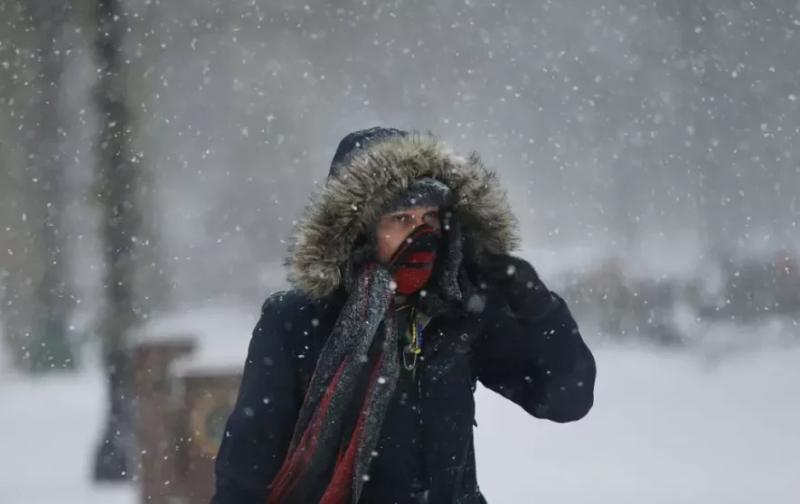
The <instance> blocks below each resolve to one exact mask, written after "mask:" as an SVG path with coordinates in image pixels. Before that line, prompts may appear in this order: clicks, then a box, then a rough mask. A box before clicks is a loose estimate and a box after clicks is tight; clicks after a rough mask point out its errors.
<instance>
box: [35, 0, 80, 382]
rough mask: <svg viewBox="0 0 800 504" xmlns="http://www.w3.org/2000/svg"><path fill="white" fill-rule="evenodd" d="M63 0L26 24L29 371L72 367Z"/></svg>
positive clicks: (41, 8) (44, 5)
mask: <svg viewBox="0 0 800 504" xmlns="http://www.w3.org/2000/svg"><path fill="white" fill-rule="evenodd" d="M67 5H68V4H66V3H64V2H36V3H34V4H32V5H31V6H30V7H29V8H30V9H31V11H32V16H31V20H32V24H33V25H34V28H35V29H36V30H37V31H38V32H39V33H40V34H41V43H40V46H39V51H40V55H41V65H42V66H41V72H40V74H39V79H38V81H39V87H38V89H37V92H38V100H37V107H36V108H37V116H36V124H35V125H34V127H33V128H32V129H31V130H30V133H29V135H28V138H27V139H26V140H27V142H26V143H27V145H29V148H28V151H29V156H28V157H29V159H31V160H32V166H31V172H32V175H33V177H34V179H33V180H34V181H35V184H36V186H37V188H38V190H39V192H40V193H41V198H40V203H41V205H42V206H43V208H42V210H41V215H42V216H43V219H42V222H41V228H40V229H41V246H42V247H43V249H44V258H45V264H44V274H43V276H42V278H41V281H40V282H39V284H38V286H37V287H36V291H35V304H34V310H33V317H34V319H33V321H32V324H31V325H32V327H33V331H32V333H31V341H30V344H29V345H28V348H29V355H30V368H31V369H32V370H33V371H39V372H41V371H48V370H53V369H63V368H69V369H71V368H73V367H74V365H75V361H74V355H73V352H72V348H71V344H70V341H69V335H68V326H69V321H68V318H69V314H70V309H71V306H70V301H69V299H70V296H69V291H68V288H67V277H68V275H67V271H66V264H67V261H66V257H65V246H64V234H65V233H64V229H63V221H64V219H63V212H64V210H65V205H64V190H65V186H66V184H65V177H66V175H65V169H64V166H65V163H64V160H63V159H62V156H61V149H60V147H61V141H62V132H63V131H64V130H63V128H62V122H61V119H60V111H59V102H60V86H59V84H60V82H61V76H62V74H63V71H64V58H65V54H64V50H63V49H62V48H61V47H59V44H60V42H61V35H62V31H63V28H64V24H65V23H66V21H67V18H68V16H69V13H68V9H67Z"/></svg>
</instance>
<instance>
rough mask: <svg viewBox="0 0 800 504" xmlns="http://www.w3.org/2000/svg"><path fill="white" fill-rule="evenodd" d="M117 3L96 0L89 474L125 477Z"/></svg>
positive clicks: (124, 205)
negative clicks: (99, 268) (100, 387)
mask: <svg viewBox="0 0 800 504" xmlns="http://www.w3.org/2000/svg"><path fill="white" fill-rule="evenodd" d="M123 19H124V15H123V12H122V2H121V1H120V0H98V2H97V7H96V22H97V34H96V39H95V51H96V56H97V62H98V66H99V79H98V83H97V87H96V90H95V100H96V105H97V110H98V112H99V114H100V134H99V139H98V143H97V156H98V159H97V176H96V184H97V190H96V193H97V194H98V197H99V199H100V205H101V208H102V218H101V221H102V229H101V242H102V243H103V253H104V255H105V261H106V268H107V270H106V278H105V285H104V287H105V292H106V300H107V305H106V307H105V309H104V310H103V313H104V319H103V320H102V322H101V328H100V332H101V335H102V342H103V345H102V346H103V359H104V365H105V369H106V373H107V376H108V385H109V410H108V419H107V423H106V428H105V433H104V435H103V437H102V439H101V441H100V446H99V447H98V451H97V458H96V461H95V479H98V480H118V479H126V478H129V477H130V468H131V467H132V460H133V459H132V455H133V443H134V441H133V435H132V426H131V400H132V386H131V374H132V370H131V359H130V355H129V353H128V347H127V344H126V335H127V334H128V332H129V331H130V329H131V328H132V327H133V326H134V324H135V323H136V319H137V314H136V313H135V304H134V292H133V285H134V273H135V262H136V257H135V251H136V245H137V240H138V239H139V236H138V231H139V228H140V217H139V214H138V211H137V201H136V200H137V187H138V185H139V180H138V172H137V170H138V166H137V164H138V161H137V158H136V157H135V155H134V154H133V151H132V148H131V144H130V142H131V122H132V121H131V116H130V113H129V110H128V107H127V105H126V102H125V100H126V94H125V83H126V77H125V74H124V57H123V54H122V42H123V34H124V24H123V22H122V20H123Z"/></svg>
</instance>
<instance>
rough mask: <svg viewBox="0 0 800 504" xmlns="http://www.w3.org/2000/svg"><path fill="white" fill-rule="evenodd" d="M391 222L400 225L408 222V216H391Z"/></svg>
mask: <svg viewBox="0 0 800 504" xmlns="http://www.w3.org/2000/svg"><path fill="white" fill-rule="evenodd" d="M392 222H400V223H405V222H408V215H406V214H398V215H392Z"/></svg>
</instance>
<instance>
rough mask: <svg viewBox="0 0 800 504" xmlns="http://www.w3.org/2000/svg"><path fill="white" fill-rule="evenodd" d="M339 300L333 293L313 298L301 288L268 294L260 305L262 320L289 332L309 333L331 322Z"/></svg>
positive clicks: (338, 305)
mask: <svg viewBox="0 0 800 504" xmlns="http://www.w3.org/2000/svg"><path fill="white" fill-rule="evenodd" d="M338 308H340V302H339V300H338V298H336V297H335V296H329V297H327V298H323V299H319V300H315V299H312V298H311V297H310V296H309V295H308V294H306V293H305V292H303V291H302V290H300V289H288V290H282V291H277V292H274V293H272V294H270V295H269V296H268V297H267V299H266V300H265V301H264V304H263V305H262V307H261V323H262V324H266V325H272V326H273V327H275V326H277V327H279V328H281V329H282V330H283V331H285V332H286V333H288V334H292V333H298V332H299V333H300V334H303V333H305V335H306V336H307V335H308V332H309V331H310V330H313V329H316V328H318V327H319V326H327V325H329V324H330V322H331V321H330V320H329V319H330V318H331V316H335V314H336V313H338Z"/></svg>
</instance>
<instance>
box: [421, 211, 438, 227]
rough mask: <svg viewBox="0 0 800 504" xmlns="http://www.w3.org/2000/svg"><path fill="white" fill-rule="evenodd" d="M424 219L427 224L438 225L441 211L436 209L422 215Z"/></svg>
mask: <svg viewBox="0 0 800 504" xmlns="http://www.w3.org/2000/svg"><path fill="white" fill-rule="evenodd" d="M422 220H423V222H425V223H426V224H428V225H430V226H435V225H438V224H439V212H438V211H436V210H434V211H431V212H428V213H426V214H425V215H424V216H423V217H422Z"/></svg>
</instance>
